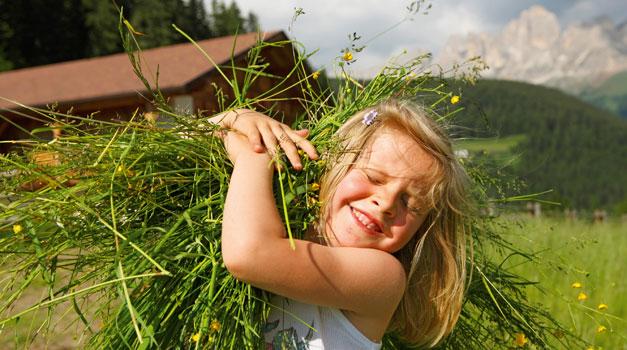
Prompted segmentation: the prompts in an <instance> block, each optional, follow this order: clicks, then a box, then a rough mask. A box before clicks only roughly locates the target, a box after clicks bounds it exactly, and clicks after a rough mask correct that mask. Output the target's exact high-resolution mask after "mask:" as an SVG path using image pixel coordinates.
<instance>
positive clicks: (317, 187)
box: [311, 182, 320, 191]
mask: <svg viewBox="0 0 627 350" xmlns="http://www.w3.org/2000/svg"><path fill="white" fill-rule="evenodd" d="M319 189H320V185H319V184H318V183H317V182H314V183H312V184H311V190H312V191H317V190H319Z"/></svg>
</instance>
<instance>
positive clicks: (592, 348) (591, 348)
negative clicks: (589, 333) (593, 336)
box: [586, 345, 594, 350]
mask: <svg viewBox="0 0 627 350" xmlns="http://www.w3.org/2000/svg"><path fill="white" fill-rule="evenodd" d="M586 350H594V346H592V345H590V346H588V347H587V348H586Z"/></svg>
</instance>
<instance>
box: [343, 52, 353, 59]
mask: <svg viewBox="0 0 627 350" xmlns="http://www.w3.org/2000/svg"><path fill="white" fill-rule="evenodd" d="M342 59H343V60H344V61H352V60H353V53H352V52H350V51H346V52H344V55H342Z"/></svg>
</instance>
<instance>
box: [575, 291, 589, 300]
mask: <svg viewBox="0 0 627 350" xmlns="http://www.w3.org/2000/svg"><path fill="white" fill-rule="evenodd" d="M587 299H588V295H587V294H586V293H584V292H580V293H579V295H577V300H579V301H584V300H587Z"/></svg>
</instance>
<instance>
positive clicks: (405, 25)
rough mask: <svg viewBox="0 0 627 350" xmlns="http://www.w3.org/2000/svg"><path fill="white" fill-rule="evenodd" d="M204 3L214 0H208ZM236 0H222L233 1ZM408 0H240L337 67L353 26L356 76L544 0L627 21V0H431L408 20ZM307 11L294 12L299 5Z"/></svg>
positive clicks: (493, 29)
mask: <svg viewBox="0 0 627 350" xmlns="http://www.w3.org/2000/svg"><path fill="white" fill-rule="evenodd" d="M205 1H206V2H207V3H209V2H210V0H205ZM231 1H232V0H225V2H226V3H230V2H231ZM411 2H412V1H407V0H343V1H334V0H271V1H269V0H236V3H237V5H238V6H239V7H240V9H241V10H242V11H243V12H244V13H248V12H249V11H252V12H253V13H255V14H256V15H257V16H258V17H259V21H260V24H261V27H262V29H263V30H279V29H280V30H283V31H285V32H286V33H287V34H288V36H290V37H291V38H292V39H296V40H297V41H299V42H301V43H302V44H303V45H304V47H305V49H306V50H307V51H308V52H313V51H314V50H318V52H317V53H316V54H315V55H314V56H313V57H311V58H310V63H311V64H312V65H313V66H314V68H316V69H322V68H326V69H327V70H328V71H329V73H331V74H333V72H332V71H333V66H334V64H333V63H334V59H335V58H336V57H338V56H340V55H341V52H340V51H341V50H342V49H343V48H345V47H348V46H350V41H349V39H348V35H349V34H351V33H354V32H356V33H357V34H358V35H359V36H361V39H360V40H359V42H360V43H361V44H364V43H367V45H366V46H367V47H366V49H365V50H364V51H363V52H361V53H358V54H356V58H357V61H356V62H355V63H354V64H353V65H351V67H350V68H351V70H352V71H353V73H354V75H356V76H367V75H369V74H371V73H372V72H376V71H378V69H379V68H380V67H382V66H383V65H384V64H385V62H387V61H388V60H389V59H390V58H391V57H395V56H398V55H399V54H401V53H402V52H403V51H407V52H408V55H411V56H416V55H418V54H420V53H425V52H431V53H433V54H434V55H435V54H437V52H438V50H439V49H440V48H441V47H442V46H443V45H444V44H445V43H446V40H447V39H448V38H449V36H451V35H453V34H457V35H465V34H467V33H470V32H475V33H478V32H488V33H494V34H495V33H498V31H499V30H500V29H501V28H503V27H504V26H505V24H507V23H508V22H509V21H511V20H512V19H515V18H517V17H518V16H519V14H520V12H521V11H523V10H525V9H527V8H529V7H531V6H532V5H542V6H544V7H545V8H546V9H548V10H549V11H551V12H553V13H555V14H556V15H557V17H558V19H559V20H560V25H561V27H562V29H563V28H565V27H566V26H567V25H568V24H571V23H574V22H582V21H583V22H585V21H590V20H593V19H595V18H597V17H600V16H608V17H609V18H611V19H612V20H613V21H614V23H616V24H618V23H623V22H625V21H627V0H544V1H532V0H512V1H509V0H463V1H460V0H457V1H454V0H433V1H425V2H424V3H423V4H422V5H421V9H422V10H424V9H426V8H427V6H428V4H431V5H432V6H431V9H430V10H429V11H428V13H427V14H426V15H425V14H423V13H422V10H421V12H420V13H418V14H416V15H414V16H413V17H411V18H410V19H409V20H405V21H404V20H403V19H404V18H406V17H407V12H408V11H407V10H406V8H407V6H408V5H409V4H411ZM297 8H300V9H302V11H303V12H304V14H302V15H300V16H298V17H297V18H296V20H295V21H294V20H293V17H294V14H295V12H296V11H295V9H297Z"/></svg>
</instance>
